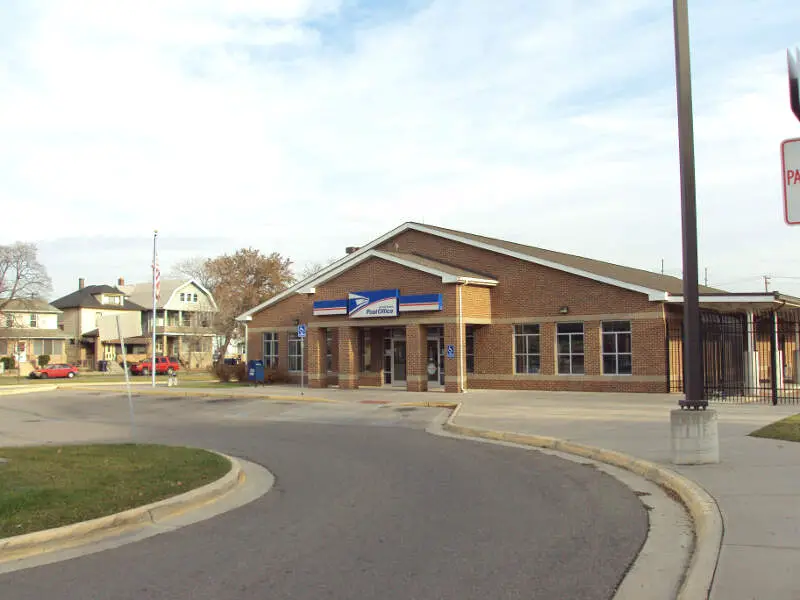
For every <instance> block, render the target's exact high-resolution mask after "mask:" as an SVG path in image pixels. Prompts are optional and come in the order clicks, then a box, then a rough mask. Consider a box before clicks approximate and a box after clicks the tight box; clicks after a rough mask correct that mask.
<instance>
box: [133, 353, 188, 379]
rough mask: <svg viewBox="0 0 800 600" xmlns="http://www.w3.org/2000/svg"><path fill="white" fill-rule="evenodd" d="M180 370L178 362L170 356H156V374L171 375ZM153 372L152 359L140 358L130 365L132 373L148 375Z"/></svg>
mask: <svg viewBox="0 0 800 600" xmlns="http://www.w3.org/2000/svg"><path fill="white" fill-rule="evenodd" d="M180 370H181V365H180V363H179V362H178V361H177V360H176V359H175V358H173V357H172V356H156V375H164V374H166V375H172V374H173V373H175V372H176V371H180ZM152 372H153V361H152V360H150V359H148V360H142V361H140V362H138V363H134V364H132V365H131V374H132V375H150V373H152Z"/></svg>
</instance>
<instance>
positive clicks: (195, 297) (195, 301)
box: [192, 294, 197, 303]
mask: <svg viewBox="0 0 800 600" xmlns="http://www.w3.org/2000/svg"><path fill="white" fill-rule="evenodd" d="M192 302H194V303H197V294H194V297H193V298H192Z"/></svg>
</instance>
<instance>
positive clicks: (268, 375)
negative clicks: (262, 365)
mask: <svg viewBox="0 0 800 600" xmlns="http://www.w3.org/2000/svg"><path fill="white" fill-rule="evenodd" d="M264 382H265V383H288V382H289V375H288V373H286V372H285V371H279V370H278V369H274V368H272V367H267V368H266V369H264Z"/></svg>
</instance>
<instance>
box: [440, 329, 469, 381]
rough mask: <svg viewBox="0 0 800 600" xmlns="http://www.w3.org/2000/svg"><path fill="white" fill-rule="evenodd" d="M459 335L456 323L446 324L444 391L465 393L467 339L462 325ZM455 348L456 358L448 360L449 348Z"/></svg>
mask: <svg viewBox="0 0 800 600" xmlns="http://www.w3.org/2000/svg"><path fill="white" fill-rule="evenodd" d="M460 329H461V332H460V334H459V326H458V324H456V323H445V325H444V391H445V392H451V393H452V392H455V393H458V392H463V391H464V390H463V388H462V382H463V381H464V378H463V377H462V372H463V369H464V340H465V338H466V331H465V329H466V328H465V327H464V325H463V324H462V325H461V327H460ZM448 346H453V347H454V348H455V351H456V354H455V358H447V347H448Z"/></svg>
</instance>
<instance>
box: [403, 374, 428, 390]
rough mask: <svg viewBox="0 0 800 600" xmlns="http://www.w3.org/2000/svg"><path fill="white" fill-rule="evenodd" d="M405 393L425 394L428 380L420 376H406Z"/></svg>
mask: <svg viewBox="0 0 800 600" xmlns="http://www.w3.org/2000/svg"><path fill="white" fill-rule="evenodd" d="M406 391H407V392H427V391H428V378H427V377H423V376H421V375H408V376H407V377H406Z"/></svg>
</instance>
